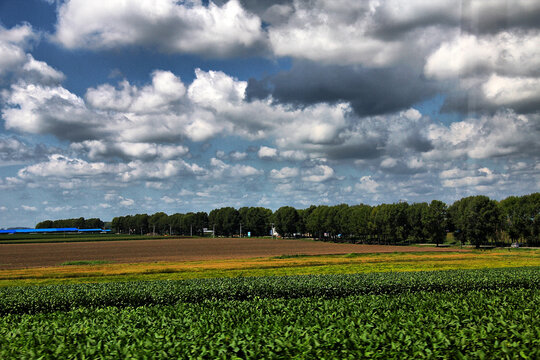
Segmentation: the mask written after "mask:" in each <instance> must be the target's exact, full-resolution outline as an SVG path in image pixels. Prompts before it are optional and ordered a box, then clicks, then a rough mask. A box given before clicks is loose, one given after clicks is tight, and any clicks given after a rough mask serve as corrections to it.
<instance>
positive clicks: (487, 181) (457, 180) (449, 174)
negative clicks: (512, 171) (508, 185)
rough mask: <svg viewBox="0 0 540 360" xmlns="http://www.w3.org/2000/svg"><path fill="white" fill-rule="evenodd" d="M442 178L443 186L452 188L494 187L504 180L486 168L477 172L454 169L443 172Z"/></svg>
mask: <svg viewBox="0 0 540 360" xmlns="http://www.w3.org/2000/svg"><path fill="white" fill-rule="evenodd" d="M440 177H441V179H442V181H441V184H442V186H444V187H451V188H454V187H472V186H486V185H493V184H494V183H496V182H498V181H500V180H502V178H503V177H502V176H500V175H497V174H494V173H493V171H492V170H490V169H489V168H486V167H484V168H479V169H477V170H462V169H458V168H453V169H450V170H447V171H443V172H441V174H440Z"/></svg>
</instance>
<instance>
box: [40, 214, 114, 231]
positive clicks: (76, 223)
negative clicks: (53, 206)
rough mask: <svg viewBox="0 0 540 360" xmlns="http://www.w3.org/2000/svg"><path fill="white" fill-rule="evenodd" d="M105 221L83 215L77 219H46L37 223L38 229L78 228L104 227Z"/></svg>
mask: <svg viewBox="0 0 540 360" xmlns="http://www.w3.org/2000/svg"><path fill="white" fill-rule="evenodd" d="M104 225H105V223H104V222H103V221H101V219H99V218H92V219H85V218H83V217H80V218H76V219H61V220H45V221H42V222H39V223H37V224H36V229H50V228H77V229H102V228H103V226H104Z"/></svg>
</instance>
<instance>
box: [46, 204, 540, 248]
mask: <svg viewBox="0 0 540 360" xmlns="http://www.w3.org/2000/svg"><path fill="white" fill-rule="evenodd" d="M71 220H74V219H71ZM89 220H90V219H89ZM40 224H41V223H40ZM111 227H112V229H113V231H115V232H118V233H126V234H148V233H154V234H171V235H187V236H190V235H192V236H202V235H204V229H208V230H209V232H210V231H213V232H214V233H215V235H216V236H237V235H242V236H246V234H247V233H248V232H249V233H250V234H251V236H268V235H270V230H271V229H272V228H274V229H275V231H276V232H277V233H278V234H279V235H281V236H283V237H313V238H317V239H321V240H327V241H336V242H362V243H377V244H408V243H434V244H439V243H442V242H444V241H445V239H446V238H447V233H451V234H453V235H454V238H455V239H456V240H457V241H459V242H461V243H470V244H474V245H476V246H480V245H483V244H487V243H490V244H498V245H501V244H508V243H510V242H522V243H527V244H528V245H532V246H538V245H540V193H534V194H531V195H525V196H520V197H516V196H510V197H508V198H506V199H504V200H502V201H495V200H491V199H490V198H489V197H487V196H483V195H478V196H469V197H465V198H462V199H460V200H458V201H456V202H455V203H453V204H452V205H450V206H447V205H446V204H445V203H444V202H442V201H439V200H433V201H432V202H431V203H426V202H422V203H412V204H409V203H407V202H398V203H394V204H380V205H376V206H370V205H365V204H360V205H353V206H349V205H347V204H340V205H335V206H327V205H319V206H315V205H312V206H310V207H308V208H305V209H296V208H294V207H291V206H283V207H281V208H279V209H278V210H276V211H275V212H272V210H270V209H266V208H263V207H242V208H240V209H235V208H233V207H223V208H220V209H214V210H212V211H210V213H208V214H207V213H206V212H197V213H194V212H189V213H186V214H181V213H176V214H172V215H167V214H165V213H164V212H158V213H155V214H153V215H148V214H136V215H127V216H118V217H115V218H114V219H113V220H112V223H111Z"/></svg>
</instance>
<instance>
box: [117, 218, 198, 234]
mask: <svg viewBox="0 0 540 360" xmlns="http://www.w3.org/2000/svg"><path fill="white" fill-rule="evenodd" d="M111 227H112V229H113V230H114V231H116V232H117V233H121V234H148V233H152V234H174V235H197V236H202V235H203V229H204V228H206V227H208V214H207V213H205V212H197V213H193V212H190V213H187V214H180V213H177V214H173V215H167V214H165V213H164V212H157V213H155V214H153V215H147V214H137V215H127V216H117V217H115V218H113V219H112V222H111Z"/></svg>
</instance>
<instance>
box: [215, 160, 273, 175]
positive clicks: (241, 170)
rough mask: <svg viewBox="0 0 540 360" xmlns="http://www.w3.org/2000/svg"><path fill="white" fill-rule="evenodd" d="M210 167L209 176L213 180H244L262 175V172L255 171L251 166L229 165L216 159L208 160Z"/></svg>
mask: <svg viewBox="0 0 540 360" xmlns="http://www.w3.org/2000/svg"><path fill="white" fill-rule="evenodd" d="M210 166H212V168H213V169H212V172H211V174H210V175H211V176H212V177H213V178H220V177H222V176H227V177H231V178H244V177H251V176H258V175H262V174H263V173H264V171H262V170H259V169H256V168H254V167H253V166H249V165H240V164H236V165H229V164H227V163H225V162H223V161H221V160H219V159H216V158H212V159H210Z"/></svg>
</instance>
